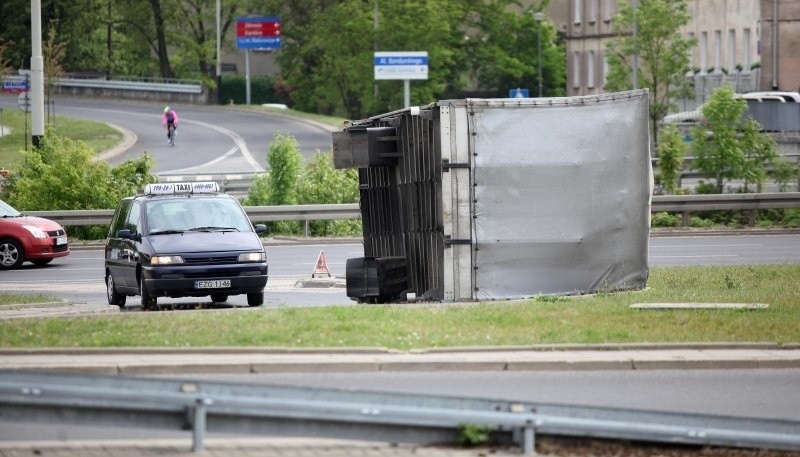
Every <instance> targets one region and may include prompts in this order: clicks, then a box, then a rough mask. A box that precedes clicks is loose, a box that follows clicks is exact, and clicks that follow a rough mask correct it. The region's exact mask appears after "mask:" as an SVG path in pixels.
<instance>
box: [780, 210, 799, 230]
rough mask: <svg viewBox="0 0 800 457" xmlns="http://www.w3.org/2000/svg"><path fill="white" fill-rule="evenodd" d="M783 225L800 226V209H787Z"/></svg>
mask: <svg viewBox="0 0 800 457" xmlns="http://www.w3.org/2000/svg"><path fill="white" fill-rule="evenodd" d="M783 225H784V226H785V227H800V209H798V208H790V209H787V210H785V212H784V217H783Z"/></svg>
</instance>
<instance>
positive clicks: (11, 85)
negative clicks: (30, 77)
mask: <svg viewBox="0 0 800 457" xmlns="http://www.w3.org/2000/svg"><path fill="white" fill-rule="evenodd" d="M28 90H30V89H29V88H28V83H27V81H3V93H4V94H7V93H11V94H19V93H21V92H28Z"/></svg>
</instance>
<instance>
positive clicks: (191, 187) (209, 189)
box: [144, 181, 219, 195]
mask: <svg viewBox="0 0 800 457" xmlns="http://www.w3.org/2000/svg"><path fill="white" fill-rule="evenodd" d="M217 192H219V184H217V183H216V182H213V181H208V182H206V181H198V182H167V183H164V182H159V183H152V184H148V185H146V186H145V187H144V194H145V195H171V194H213V193H217Z"/></svg>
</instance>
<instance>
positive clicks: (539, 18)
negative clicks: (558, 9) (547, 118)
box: [533, 11, 544, 98]
mask: <svg viewBox="0 0 800 457" xmlns="http://www.w3.org/2000/svg"><path fill="white" fill-rule="evenodd" d="M533 18H534V19H536V45H537V46H538V57H537V59H536V60H537V64H538V67H539V97H540V98H541V96H542V19H544V13H542V12H541V11H537V12H535V13H534V14H533Z"/></svg>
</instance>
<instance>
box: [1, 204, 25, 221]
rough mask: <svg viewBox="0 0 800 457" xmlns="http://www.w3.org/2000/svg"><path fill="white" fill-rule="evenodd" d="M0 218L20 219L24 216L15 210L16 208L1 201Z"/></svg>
mask: <svg viewBox="0 0 800 457" xmlns="http://www.w3.org/2000/svg"><path fill="white" fill-rule="evenodd" d="M0 216H2V217H19V216H22V214H21V213H20V212H19V211H17V210H15V209H14V207H12V206H11V205H9V204H8V203H6V202H4V201H3V200H0Z"/></svg>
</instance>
